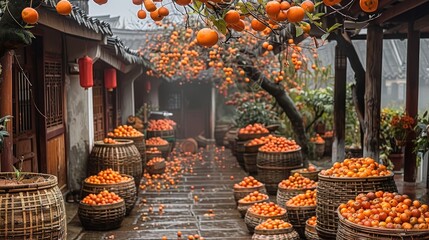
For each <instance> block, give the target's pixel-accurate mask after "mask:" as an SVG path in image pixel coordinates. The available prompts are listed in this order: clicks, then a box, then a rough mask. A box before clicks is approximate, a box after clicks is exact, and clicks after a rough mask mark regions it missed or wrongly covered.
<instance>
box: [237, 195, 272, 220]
mask: <svg viewBox="0 0 429 240" xmlns="http://www.w3.org/2000/svg"><path fill="white" fill-rule="evenodd" d="M269 201H270V198H267V199H262V200H259V201H254V202H250V203H249V202H243V201H241V199H240V200H239V201H238V205H237V210H238V212H239V213H240V215H241V217H242V218H244V216H246V212H247V209H249V208H250V207H251V206H253V204H255V203H263V202H269Z"/></svg>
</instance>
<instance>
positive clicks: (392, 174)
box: [317, 170, 395, 182]
mask: <svg viewBox="0 0 429 240" xmlns="http://www.w3.org/2000/svg"><path fill="white" fill-rule="evenodd" d="M388 171H389V172H390V174H389V175H386V176H375V177H364V178H360V177H333V176H325V175H323V174H322V172H320V173H319V174H317V176H318V177H319V181H320V180H321V179H323V180H326V181H329V180H331V181H359V182H366V181H371V180H384V179H387V178H393V177H394V176H395V174H394V173H393V172H392V171H390V170H388Z"/></svg>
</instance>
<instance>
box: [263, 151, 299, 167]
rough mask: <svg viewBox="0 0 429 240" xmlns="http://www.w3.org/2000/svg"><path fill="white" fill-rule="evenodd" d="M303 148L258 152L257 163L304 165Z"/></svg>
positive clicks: (276, 165)
mask: <svg viewBox="0 0 429 240" xmlns="http://www.w3.org/2000/svg"><path fill="white" fill-rule="evenodd" d="M302 163H303V160H302V154H301V148H299V149H297V150H294V151H289V152H263V151H259V152H258V158H257V164H258V165H259V166H264V167H292V166H299V165H302Z"/></svg>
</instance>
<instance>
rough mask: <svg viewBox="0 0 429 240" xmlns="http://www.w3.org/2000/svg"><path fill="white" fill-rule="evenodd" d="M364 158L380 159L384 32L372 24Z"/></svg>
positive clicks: (368, 42) (369, 36) (367, 73)
mask: <svg viewBox="0 0 429 240" xmlns="http://www.w3.org/2000/svg"><path fill="white" fill-rule="evenodd" d="M366 41H367V48H366V74H365V117H364V129H365V133H364V145H363V155H364V157H371V158H373V159H375V160H376V161H378V158H379V132H380V100H381V69H382V68H381V67H382V57H383V30H382V28H381V27H380V26H378V25H373V24H370V25H369V26H368V33H367V37H366Z"/></svg>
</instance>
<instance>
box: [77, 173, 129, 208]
mask: <svg viewBox="0 0 429 240" xmlns="http://www.w3.org/2000/svg"><path fill="white" fill-rule="evenodd" d="M121 175H122V176H123V177H129V178H130V180H128V181H124V182H119V183H113V184H94V183H88V182H86V181H85V180H84V181H83V183H82V190H81V197H82V199H83V198H84V197H86V196H88V195H89V194H90V193H93V194H98V193H99V192H101V191H103V190H107V191H109V192H114V193H116V194H117V195H119V196H120V197H121V198H123V199H124V201H125V208H126V215H128V214H130V212H131V210H132V209H133V207H134V205H135V203H136V201H137V189H136V185H135V184H134V179H133V177H132V176H131V175H126V174H121Z"/></svg>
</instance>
